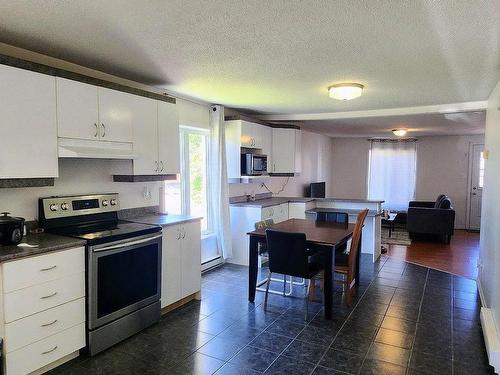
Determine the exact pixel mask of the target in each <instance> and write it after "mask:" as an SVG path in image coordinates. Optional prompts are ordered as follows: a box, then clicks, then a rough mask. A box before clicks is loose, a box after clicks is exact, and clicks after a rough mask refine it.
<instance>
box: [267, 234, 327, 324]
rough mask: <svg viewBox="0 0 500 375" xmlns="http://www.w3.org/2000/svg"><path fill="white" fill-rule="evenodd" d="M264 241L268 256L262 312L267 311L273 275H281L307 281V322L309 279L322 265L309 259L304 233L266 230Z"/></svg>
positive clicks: (306, 313) (320, 269)
mask: <svg viewBox="0 0 500 375" xmlns="http://www.w3.org/2000/svg"><path fill="white" fill-rule="evenodd" d="M266 240H267V252H268V254H269V275H268V276H267V285H266V296H265V298H264V310H267V298H268V295H269V284H270V283H271V277H272V274H273V273H279V274H282V275H283V277H285V278H286V276H292V277H300V278H303V279H307V280H308V281H309V282H308V286H307V291H306V312H305V320H307V316H308V310H309V302H308V300H309V291H310V287H311V279H312V278H314V277H315V276H316V275H317V274H318V273H320V272H321V271H322V270H323V264H322V263H316V262H314V261H313V260H312V257H310V252H309V251H308V249H307V246H306V235H305V234H304V233H290V232H281V231H277V230H273V229H266Z"/></svg>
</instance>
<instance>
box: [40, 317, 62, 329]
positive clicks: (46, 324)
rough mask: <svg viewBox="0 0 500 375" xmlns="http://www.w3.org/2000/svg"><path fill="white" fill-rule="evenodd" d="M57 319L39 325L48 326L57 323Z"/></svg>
mask: <svg viewBox="0 0 500 375" xmlns="http://www.w3.org/2000/svg"><path fill="white" fill-rule="evenodd" d="M57 321H58V320H57V319H55V320H54V321H53V322H50V323H45V324H42V325H41V326H40V327H48V326H51V325H52V324H56V323H57Z"/></svg>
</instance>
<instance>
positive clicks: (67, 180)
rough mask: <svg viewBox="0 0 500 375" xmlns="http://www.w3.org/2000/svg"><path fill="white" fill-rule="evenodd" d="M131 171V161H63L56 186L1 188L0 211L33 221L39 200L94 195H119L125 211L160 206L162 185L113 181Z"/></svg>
mask: <svg viewBox="0 0 500 375" xmlns="http://www.w3.org/2000/svg"><path fill="white" fill-rule="evenodd" d="M131 171H132V161H130V160H105V159H60V160H59V177H58V178H56V179H55V182H54V186H49V187H30V188H4V189H0V212H5V211H6V212H11V213H12V215H14V216H21V217H24V218H25V219H26V220H34V219H37V218H38V198H40V197H47V196H52V195H78V194H92V193H118V194H120V208H121V209H125V210H126V209H129V208H136V207H148V206H158V204H159V188H160V184H161V183H160V182H144V183H142V182H141V183H136V182H134V183H129V182H113V177H112V175H113V174H129V173H131ZM148 193H150V194H148Z"/></svg>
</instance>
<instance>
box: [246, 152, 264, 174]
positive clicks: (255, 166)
mask: <svg viewBox="0 0 500 375" xmlns="http://www.w3.org/2000/svg"><path fill="white" fill-rule="evenodd" d="M264 174H267V155H262V154H241V175H242V176H260V175H264Z"/></svg>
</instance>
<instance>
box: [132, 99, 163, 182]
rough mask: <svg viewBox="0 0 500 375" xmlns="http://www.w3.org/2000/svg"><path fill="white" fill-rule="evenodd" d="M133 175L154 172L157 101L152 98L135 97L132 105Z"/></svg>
mask: <svg viewBox="0 0 500 375" xmlns="http://www.w3.org/2000/svg"><path fill="white" fill-rule="evenodd" d="M133 115H134V121H133V124H134V126H133V133H134V154H135V159H134V161H133V165H134V174H135V175H151V174H156V173H157V172H158V170H159V162H158V147H157V143H158V116H157V103H156V101H155V100H153V99H148V98H143V97H137V98H136V100H135V104H134V106H133Z"/></svg>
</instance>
